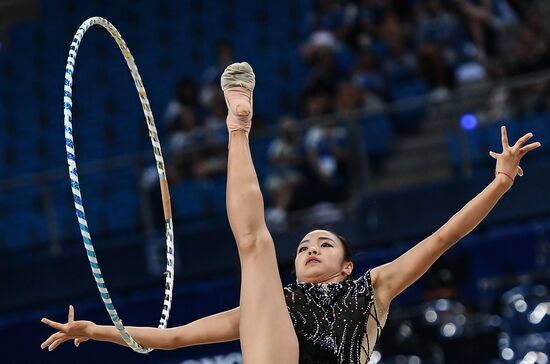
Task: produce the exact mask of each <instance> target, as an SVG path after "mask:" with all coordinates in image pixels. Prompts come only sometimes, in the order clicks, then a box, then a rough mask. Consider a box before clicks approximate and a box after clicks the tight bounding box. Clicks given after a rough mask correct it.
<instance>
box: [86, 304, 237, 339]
mask: <svg viewBox="0 0 550 364" xmlns="http://www.w3.org/2000/svg"><path fill="white" fill-rule="evenodd" d="M126 329H127V330H128V332H129V333H130V335H132V337H133V338H134V339H135V340H136V341H137V342H138V343H140V344H141V345H143V346H145V347H148V348H154V349H164V350H172V349H177V348H182V347H187V346H193V345H200V344H214V343H221V342H226V341H232V340H237V339H238V338H239V308H238V307H237V308H234V309H232V310H229V311H225V312H221V313H218V314H215V315H212V316H207V317H204V318H202V319H199V320H196V321H193V322H191V323H189V324H187V325H183V326H178V327H173V328H169V329H159V328H155V327H132V326H130V327H126ZM91 338H92V339H94V340H97V341H108V342H112V343H115V344H119V345H124V346H126V343H125V342H124V340H122V337H121V336H120V334H119V333H118V330H117V329H116V328H115V327H114V326H110V325H108V326H103V325H101V326H100V325H96V326H95V327H94V328H93V329H92V335H91Z"/></svg>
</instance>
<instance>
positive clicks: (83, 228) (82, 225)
mask: <svg viewBox="0 0 550 364" xmlns="http://www.w3.org/2000/svg"><path fill="white" fill-rule="evenodd" d="M81 205H82V204H81ZM78 225H80V230H84V231H85V232H87V233H89V232H90V231H89V230H88V227H87V226H86V225H84V224H81V223H78Z"/></svg>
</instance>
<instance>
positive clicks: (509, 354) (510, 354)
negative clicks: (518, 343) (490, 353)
mask: <svg viewBox="0 0 550 364" xmlns="http://www.w3.org/2000/svg"><path fill="white" fill-rule="evenodd" d="M500 356H502V359H504V360H512V359H513V358H514V351H513V350H512V349H510V348H504V349H502V351H501V352H500Z"/></svg>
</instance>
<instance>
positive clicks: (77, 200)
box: [73, 195, 82, 229]
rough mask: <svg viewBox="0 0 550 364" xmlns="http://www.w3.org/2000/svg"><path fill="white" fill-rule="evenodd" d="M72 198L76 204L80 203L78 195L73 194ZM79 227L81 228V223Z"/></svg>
mask: <svg viewBox="0 0 550 364" xmlns="http://www.w3.org/2000/svg"><path fill="white" fill-rule="evenodd" d="M73 200H74V202H76V203H77V204H79V205H82V199H81V198H80V197H79V196H77V195H73ZM80 228H81V229H82V225H80Z"/></svg>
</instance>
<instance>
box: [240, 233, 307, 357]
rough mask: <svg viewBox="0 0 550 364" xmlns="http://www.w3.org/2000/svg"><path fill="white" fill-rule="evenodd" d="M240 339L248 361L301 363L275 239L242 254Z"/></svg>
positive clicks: (261, 243) (259, 244)
mask: <svg viewBox="0 0 550 364" xmlns="http://www.w3.org/2000/svg"><path fill="white" fill-rule="evenodd" d="M241 272H242V273H241V274H242V282H241V303H240V304H241V319H240V339H241V349H242V353H243V361H244V363H245V364H255V363H262V364H264V363H266V364H269V363H273V364H280V363H285V364H297V363H298V357H299V354H298V339H297V337H296V333H295V331H294V326H293V325H292V321H291V319H290V315H289V313H288V309H287V306H286V301H285V297H284V293H283V286H282V283H281V278H280V275H279V268H278V266H277V259H276V255H275V247H274V245H273V241H272V240H271V239H269V241H263V242H259V243H258V246H257V247H256V248H255V249H251V250H250V251H248V252H247V254H241Z"/></svg>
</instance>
